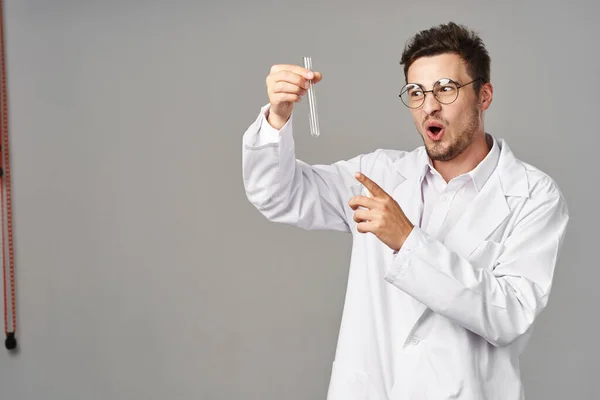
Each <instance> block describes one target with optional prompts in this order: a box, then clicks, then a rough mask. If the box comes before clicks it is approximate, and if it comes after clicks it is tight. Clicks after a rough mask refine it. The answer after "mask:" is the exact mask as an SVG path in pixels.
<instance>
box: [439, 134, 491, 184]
mask: <svg viewBox="0 0 600 400" xmlns="http://www.w3.org/2000/svg"><path fill="white" fill-rule="evenodd" d="M491 144H492V142H491V140H490V142H489V143H488V141H487V135H486V134H485V133H481V134H477V135H475V137H474V138H473V142H472V143H471V144H470V145H469V146H468V147H467V148H466V149H465V150H464V151H463V152H462V153H460V154H459V155H458V156H456V157H454V158H453V159H452V160H448V161H436V160H434V161H433V167H434V168H435V169H436V170H437V171H438V172H439V173H440V175H441V176H442V177H443V178H444V180H445V181H446V182H449V181H450V180H452V179H453V178H456V177H457V176H459V175H462V174H465V173H467V172H469V171H472V170H473V169H475V167H476V166H477V165H478V164H479V163H480V162H481V161H482V160H483V159H484V158H485V156H486V155H487V154H488V153H489V151H490V149H491Z"/></svg>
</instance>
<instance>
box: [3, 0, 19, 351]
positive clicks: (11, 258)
mask: <svg viewBox="0 0 600 400" xmlns="http://www.w3.org/2000/svg"><path fill="white" fill-rule="evenodd" d="M4 42H5V40H4V2H3V1H2V0H0V51H1V54H0V56H1V63H2V64H1V67H2V82H1V84H2V86H1V90H2V98H1V101H2V115H1V118H2V142H1V143H0V146H2V149H1V151H0V167H1V168H2V170H1V173H0V203H1V204H2V206H1V209H2V271H3V272H4V275H3V279H2V281H3V282H4V331H5V332H6V341H5V346H6V348H7V349H9V350H14V349H15V348H16V347H17V339H16V337H15V332H16V330H17V302H16V294H15V252H14V246H13V229H12V196H11V190H10V182H11V179H10V152H9V147H8V94H7V84H6V62H5V60H6V52H5V46H4ZM7 253H8V254H7ZM7 256H8V276H7V265H6V264H7ZM7 283H9V285H7ZM7 286H9V288H8V289H7ZM9 298H10V308H9V304H8V301H9ZM9 310H10V317H12V318H9ZM9 321H10V322H11V323H12V325H11V324H9Z"/></svg>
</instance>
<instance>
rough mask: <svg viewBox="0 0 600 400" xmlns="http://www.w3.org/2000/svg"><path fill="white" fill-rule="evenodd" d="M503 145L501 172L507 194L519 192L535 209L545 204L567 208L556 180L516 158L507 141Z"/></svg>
mask: <svg viewBox="0 0 600 400" xmlns="http://www.w3.org/2000/svg"><path fill="white" fill-rule="evenodd" d="M501 143H502V157H501V162H500V166H501V168H500V171H499V172H500V174H501V178H502V181H503V185H505V188H504V189H505V191H506V192H507V194H512V193H514V192H516V191H517V190H519V192H520V194H521V195H522V196H524V197H526V198H527V200H528V203H529V204H530V205H532V206H534V207H538V206H540V205H542V204H544V203H546V204H547V203H554V204H556V203H561V204H563V205H565V206H566V202H565V198H564V196H563V193H562V191H561V189H560V187H559V185H558V183H557V182H556V180H555V179H553V178H552V177H551V176H550V175H549V174H548V173H546V172H545V171H543V170H542V169H540V168H539V167H537V166H535V165H532V164H531V163H529V162H526V161H524V160H522V159H520V158H518V157H517V156H515V155H514V153H513V152H512V151H511V149H510V148H509V147H508V145H507V144H506V142H505V141H503V140H502V141H501Z"/></svg>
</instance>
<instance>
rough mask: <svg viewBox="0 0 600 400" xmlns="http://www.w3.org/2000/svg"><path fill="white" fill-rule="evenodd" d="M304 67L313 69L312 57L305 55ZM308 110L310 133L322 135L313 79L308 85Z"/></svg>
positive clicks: (315, 135)
mask: <svg viewBox="0 0 600 400" xmlns="http://www.w3.org/2000/svg"><path fill="white" fill-rule="evenodd" d="M304 68H306V69H308V70H310V71H312V59H311V58H310V57H304ZM308 110H309V112H308V120H309V123H310V134H311V135H312V136H314V137H317V136H319V135H320V132H319V118H318V116H317V99H316V98H315V89H314V87H313V82H312V79H311V80H310V81H309V86H308Z"/></svg>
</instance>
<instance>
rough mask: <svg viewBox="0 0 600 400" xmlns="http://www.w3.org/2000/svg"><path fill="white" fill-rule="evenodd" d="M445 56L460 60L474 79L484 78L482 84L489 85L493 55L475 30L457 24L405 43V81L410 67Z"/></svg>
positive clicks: (440, 28) (477, 89)
mask: <svg viewBox="0 0 600 400" xmlns="http://www.w3.org/2000/svg"><path fill="white" fill-rule="evenodd" d="M446 53H454V54H457V55H458V56H460V58H462V60H463V61H464V62H465V64H466V67H467V72H468V74H469V75H470V76H471V78H472V79H478V78H481V81H483V82H489V81H490V55H489V54H488V51H487V50H486V48H485V46H484V44H483V41H482V40H481V38H480V37H479V36H478V35H477V34H476V33H475V32H473V31H472V30H469V29H468V28H467V27H465V26H464V25H458V24H456V23H454V22H449V23H447V24H442V25H438V26H434V27H432V28H430V29H427V30H423V31H420V32H419V33H417V34H416V35H415V36H414V37H413V38H412V39H410V40H409V41H408V42H407V43H406V46H405V48H404V52H403V53H402V60H401V61H400V65H404V78H405V80H406V79H407V76H408V69H409V67H410V66H411V65H412V63H413V62H415V61H416V60H417V59H418V58H421V57H428V56H436V55H440V54H446ZM481 81H477V82H475V83H474V89H475V92H476V93H479V89H480V87H481Z"/></svg>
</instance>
